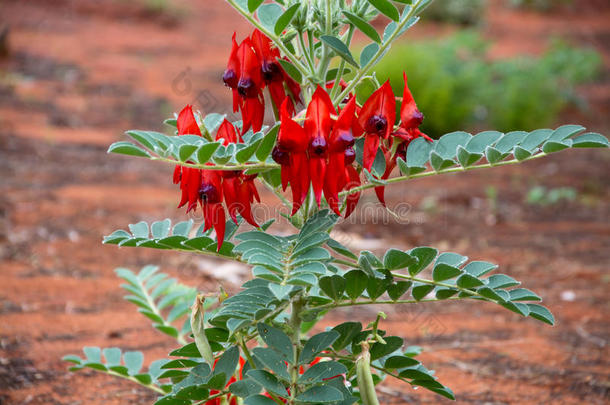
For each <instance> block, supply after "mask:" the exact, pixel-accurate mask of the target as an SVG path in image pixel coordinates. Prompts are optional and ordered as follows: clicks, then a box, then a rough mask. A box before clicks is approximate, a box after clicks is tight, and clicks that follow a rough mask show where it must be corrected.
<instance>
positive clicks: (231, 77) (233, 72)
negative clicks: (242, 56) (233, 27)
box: [222, 32, 239, 112]
mask: <svg viewBox="0 0 610 405" xmlns="http://www.w3.org/2000/svg"><path fill="white" fill-rule="evenodd" d="M235 35H236V34H235V32H234V33H233V37H232V38H231V41H232V44H231V55H230V56H229V62H228V63H227V69H226V70H225V72H224V74H223V75H222V81H223V82H224V83H225V85H226V86H227V87H230V88H231V90H233V112H237V109H238V107H239V93H238V92H237V83H238V82H239V59H238V58H237V48H238V45H237V41H235Z"/></svg>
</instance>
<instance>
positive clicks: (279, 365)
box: [252, 347, 290, 381]
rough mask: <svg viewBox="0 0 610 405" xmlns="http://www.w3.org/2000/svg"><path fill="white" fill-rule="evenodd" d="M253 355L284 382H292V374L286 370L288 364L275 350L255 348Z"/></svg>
mask: <svg viewBox="0 0 610 405" xmlns="http://www.w3.org/2000/svg"><path fill="white" fill-rule="evenodd" d="M252 353H253V354H254V356H255V357H256V358H257V359H258V360H259V361H260V362H261V363H263V364H264V365H265V367H267V368H268V369H269V370H271V371H272V372H273V373H274V374H275V375H276V376H278V377H279V378H281V379H283V380H286V381H290V374H289V373H288V370H287V368H286V363H285V362H284V360H283V359H282V357H280V355H279V354H278V353H277V352H276V351H275V350H273V349H271V348H269V347H255V348H254V349H252Z"/></svg>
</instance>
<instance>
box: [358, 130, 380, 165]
mask: <svg viewBox="0 0 610 405" xmlns="http://www.w3.org/2000/svg"><path fill="white" fill-rule="evenodd" d="M379 143H380V139H379V136H377V135H366V136H365V137H364V151H363V155H362V167H364V168H365V169H366V170H368V171H369V172H370V171H371V167H373V162H374V161H375V156H377V150H378V149H379Z"/></svg>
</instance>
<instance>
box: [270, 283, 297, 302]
mask: <svg viewBox="0 0 610 405" xmlns="http://www.w3.org/2000/svg"><path fill="white" fill-rule="evenodd" d="M269 289H270V290H271V292H272V293H273V295H275V297H276V298H277V299H278V300H283V299H285V298H286V297H287V296H288V295H289V294H290V293H291V292H292V290H293V289H294V286H293V285H282V284H274V283H271V284H269Z"/></svg>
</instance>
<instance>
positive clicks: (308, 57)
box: [297, 32, 316, 76]
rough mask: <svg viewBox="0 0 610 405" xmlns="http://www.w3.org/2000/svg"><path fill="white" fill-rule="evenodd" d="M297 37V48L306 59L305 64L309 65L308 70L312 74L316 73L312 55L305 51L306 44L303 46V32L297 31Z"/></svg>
mask: <svg viewBox="0 0 610 405" xmlns="http://www.w3.org/2000/svg"><path fill="white" fill-rule="evenodd" d="M297 37H299V40H298V41H297V44H298V46H299V50H300V51H301V53H302V54H303V55H304V56H305V60H306V61H307V64H308V65H309V70H310V71H311V75H312V76H313V75H315V73H316V68H315V66H314V63H313V55H311V54H310V53H309V52H307V49H308V48H307V46H305V40H304V39H303V33H302V32H299V33H298V35H297Z"/></svg>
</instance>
